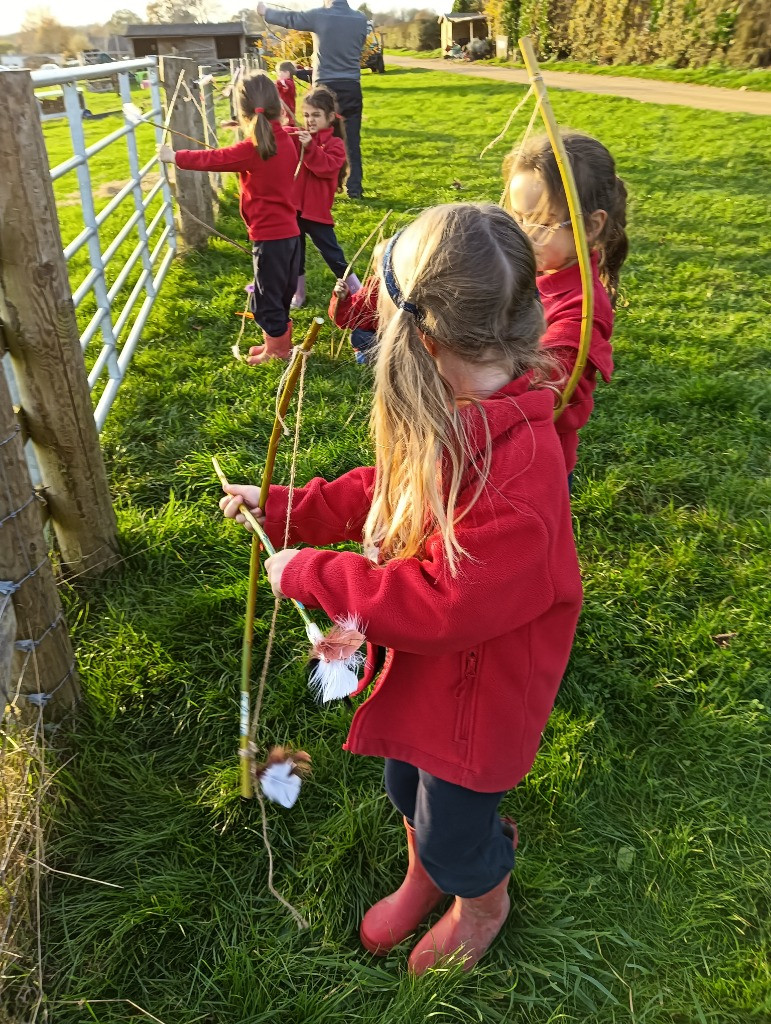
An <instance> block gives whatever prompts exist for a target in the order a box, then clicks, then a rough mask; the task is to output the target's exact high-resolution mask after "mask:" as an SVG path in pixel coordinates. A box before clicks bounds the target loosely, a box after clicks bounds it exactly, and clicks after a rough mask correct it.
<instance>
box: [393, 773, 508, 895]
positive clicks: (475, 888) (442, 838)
mask: <svg viewBox="0 0 771 1024" xmlns="http://www.w3.org/2000/svg"><path fill="white" fill-rule="evenodd" d="M385 788H386V792H387V793H388V796H389V797H390V799H391V802H392V803H393V805H394V807H396V809H397V810H398V811H401V813H402V814H403V815H404V817H405V818H406V819H407V820H408V821H409V822H410V823H411V824H412V825H414V827H415V840H416V843H417V847H418V856H419V857H420V860H421V862H422V864H423V867H424V868H425V869H426V871H427V872H428V874H429V875H430V877H431V879H432V880H433V882H434V884H435V885H438V886H439V888H440V889H441V890H442V892H446V893H451V894H452V895H454V896H464V897H466V898H472V897H474V896H482V895H483V894H484V893H486V892H489V891H490V890H491V889H494V888H495V886H496V885H498V883H499V882H501V881H503V879H504V878H505V877H506V875H508V873H509V872H510V871H511V869H512V868H513V866H514V847H513V845H512V842H511V839H510V838H509V837H508V836H506V835H504V833H503V829H502V827H501V820H500V818H499V817H498V805H499V804H500V802H501V799H502V798H503V795H504V794H503V793H477V792H475V791H474V790H472V789H465V788H464V787H463V786H456V785H454V784H453V783H452V782H444V781H443V780H442V779H437V778H436V777H435V776H433V775H429V773H428V772H424V771H422V770H421V769H420V768H416V767H415V766H414V765H411V764H407V762H406V761H395V760H393V759H392V758H386V763H385Z"/></svg>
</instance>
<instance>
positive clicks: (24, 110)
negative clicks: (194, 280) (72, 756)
mask: <svg viewBox="0 0 771 1024" xmlns="http://www.w3.org/2000/svg"><path fill="white" fill-rule="evenodd" d="M2 79H3V80H2V86H3V87H2V90H1V91H0V138H2V139H3V144H2V146H0V317H2V321H3V337H4V339H5V344H6V346H7V349H8V352H9V353H10V356H11V363H12V365H13V369H14V372H15V375H16V380H17V384H18V388H19V396H20V401H21V407H22V410H23V413H24V417H25V420H26V423H27V425H28V429H29V434H30V437H31V439H32V442H33V445H34V447H35V454H36V456H37V460H38V462H39V464H40V471H41V475H42V479H43V487H44V490H45V498H46V502H47V504H48V507H49V510H50V513H51V519H52V521H53V527H54V530H55V532H56V538H57V541H58V543H59V549H60V552H61V557H62V562H63V563H64V565H65V567H66V568H67V570H68V571H71V572H73V573H78V574H90V575H98V574H100V573H102V572H104V571H105V569H107V568H108V567H109V566H111V565H112V564H114V562H116V561H117V559H118V537H117V526H116V522H115V514H114V512H113V508H112V503H111V500H110V490H109V485H108V483H107V474H106V472H105V468H104V462H103V459H102V452H101V448H100V447H99V435H98V433H97V430H96V425H95V423H94V413H93V409H92V407H91V396H90V394H89V390H88V379H87V376H86V370H85V365H84V362H83V353H82V352H81V349H80V336H79V331H78V325H77V321H76V319H75V309H74V307H73V304H72V294H71V290H70V282H69V278H68V275H67V263H66V261H65V259H64V256H63V254H62V239H61V233H60V231H59V221H58V219H57V214H56V201H55V199H54V192H53V186H52V183H51V177H50V173H49V166H48V155H47V153H46V147H45V140H44V138H43V131H42V128H41V125H40V118H39V116H38V111H37V105H36V101H35V95H34V90H33V87H32V80H31V78H30V73H29V71H3V72H2ZM35 511H37V510H35ZM21 628H22V629H24V623H23V622H22V624H21Z"/></svg>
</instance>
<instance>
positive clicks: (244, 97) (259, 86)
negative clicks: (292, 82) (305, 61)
mask: <svg viewBox="0 0 771 1024" xmlns="http://www.w3.org/2000/svg"><path fill="white" fill-rule="evenodd" d="M236 105H237V108H238V116H239V119H240V121H241V125H242V127H243V129H244V134H245V135H247V136H251V138H252V141H253V142H254V144H255V146H256V147H257V150H258V151H259V154H260V156H261V157H262V159H263V160H269V159H270V158H271V157H272V156H275V155H276V139H275V136H274V135H273V128H272V126H271V123H270V122H271V121H278V119H279V117H280V116H281V100H280V99H279V97H278V89H277V88H276V84H275V82H273V80H272V79H270V78H269V77H268V76H267V74H266V73H265V72H264V71H254V72H252V74H250V75H246V77H244V78H242V79H241V80H240V81H239V83H238V89H237V92H236Z"/></svg>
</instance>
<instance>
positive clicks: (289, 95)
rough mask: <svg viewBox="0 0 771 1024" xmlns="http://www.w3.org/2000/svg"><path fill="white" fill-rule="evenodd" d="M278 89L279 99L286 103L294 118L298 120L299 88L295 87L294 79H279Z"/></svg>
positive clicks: (277, 82)
mask: <svg viewBox="0 0 771 1024" xmlns="http://www.w3.org/2000/svg"><path fill="white" fill-rule="evenodd" d="M276 88H277V89H278V95H279V98H280V99H281V101H282V102H283V103H286V105H287V106H288V107H289V109H290V110H291V112H292V117H294V118H295V119H296V118H297V110H296V108H295V104H296V102H297V86H296V85H295V81H294V78H279V79H278V80H277V81H276Z"/></svg>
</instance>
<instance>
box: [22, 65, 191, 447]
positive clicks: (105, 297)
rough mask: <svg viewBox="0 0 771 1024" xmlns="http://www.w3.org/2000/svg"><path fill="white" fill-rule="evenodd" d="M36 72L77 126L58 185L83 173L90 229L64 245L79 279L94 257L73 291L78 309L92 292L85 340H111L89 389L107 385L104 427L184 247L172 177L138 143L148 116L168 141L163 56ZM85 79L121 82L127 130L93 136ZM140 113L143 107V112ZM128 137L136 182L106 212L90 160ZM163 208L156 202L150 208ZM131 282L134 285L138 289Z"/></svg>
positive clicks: (94, 365) (95, 361)
mask: <svg viewBox="0 0 771 1024" xmlns="http://www.w3.org/2000/svg"><path fill="white" fill-rule="evenodd" d="M137 72H139V73H142V74H143V75H144V76H146V82H147V83H148V85H149V90H148V91H149V96H150V103H151V109H150V110H148V111H143V112H142V118H143V120H141V121H140V120H138V117H137V116H136V109H137V108H136V104H135V103H134V102H133V98H132V91H131V90H132V84H134V86H135V87H136V84H137V78H136V75H137ZM31 78H32V82H33V85H34V86H35V88H36V89H37V88H38V87H48V86H58V87H59V88H60V89H61V93H62V101H63V113H64V115H65V116H66V118H67V122H68V126H69V134H70V139H71V143H72V155H71V156H69V157H68V158H66V159H64V160H62V161H61V162H59V163H57V164H56V165H55V166H52V167H51V171H50V173H51V181H52V182H58V181H59V180H60V179H62V178H63V177H64V176H65V175H67V174H69V173H71V172H73V171H74V172H75V174H76V176H77V182H78V190H79V193H80V204H81V207H80V208H81V212H82V220H83V227H82V230H81V231H80V232H79V233H78V234H77V235H76V236H75V237H74V238H73V239H72V240H71V241H70V242H69V244H67V245H65V246H64V258H65V259H66V260H67V262H68V264H69V265H70V280H71V281H72V280H73V278H74V277H75V276H76V273H73V266H72V264H73V261H74V260H75V258H76V257H77V255H78V253H80V252H81V250H85V251H87V254H88V269H87V272H86V274H85V276H84V277H83V279H82V280H81V281H80V282H79V283H78V284H77V285H76V286H75V287H74V288H73V290H72V301H73V304H74V306H75V309H76V310H79V309H81V307H83V306H84V303H85V300H86V299H87V297H89V296H91V297H92V301H91V305H92V306H93V307H94V308H93V312H92V313H91V315H90V317H89V319H88V322H87V323H85V324H83V317H82V316H79V318H78V319H79V323H81V324H83V326H82V329H81V335H80V343H81V347H82V349H83V351H84V353H85V352H86V351H87V350H88V348H89V346H90V345H91V343H92V342H93V341H94V339H95V338H96V337H97V336H98V337H99V338H100V340H101V349H100V351H99V352H98V354H97V355H96V356H95V358H94V357H92V358H90V359H88V365H89V372H88V383H89V388H90V390H91V391H92V392H93V391H94V389H95V388H97V387H99V389H100V394H99V397H98V401H97V403H96V409H95V411H94V419H95V420H96V425H97V429H98V430H101V429H102V427H103V425H104V421H105V418H106V416H107V413H108V412H109V410H110V407H111V405H112V403H113V401H114V400H115V396H116V394H117V391H118V388H119V387H120V384H121V381H122V380H123V377H124V375H125V372H126V368H127V367H128V364H129V363H130V362H131V357H132V356H133V354H134V351H135V349H136V346H137V343H138V341H139V339H140V337H141V335H142V329H143V328H144V325H145V323H146V321H147V318H148V315H149V313H150V311H151V309H152V307H153V304H154V302H155V300H156V298H157V296H158V292H159V290H160V287H161V284H162V283H163V279H164V277H165V276H166V273H167V271H168V269H169V266H170V264H171V261H172V259H173V258H174V253H175V250H176V234H175V228H174V215H173V210H172V196H171V190H170V187H169V182H168V178H167V176H166V173H165V170H164V168H163V166H162V165H160V164H159V162H158V159H157V157H156V156H155V155H154V154H153V155H152V157H151V158H150V159H149V160H146V161H145V162H144V163H141V161H140V157H139V146H138V143H137V130H138V129H139V130H142V131H143V132H144V133H145V135H147V129H146V128H145V124H146V123H147V122H151V123H154V124H155V128H154V132H155V141H156V142H158V143H160V141H161V139H162V136H163V129H162V127H161V124H160V122H161V120H162V118H163V109H162V102H161V89H160V83H159V79H158V68H157V59H156V58H154V57H148V58H143V59H141V60H130V61H122V62H119V63H109V64H95V65H91V66H87V67H77V68H62V69H59V70H56V71H36V72H33V74H32V76H31ZM79 82H83V83H100V84H101V83H110V82H113V83H116V84H117V92H118V96H119V99H120V105H121V110H120V111H119V112H118V113H119V116H120V121H121V124H120V126H119V127H118V128H116V129H114V130H113V131H110V132H108V133H106V134H105V135H103V136H101V137H99V138H97V139H93V138H89V140H88V141H87V139H86V132H85V130H84V126H85V124H88V123H89V122H90V119H91V117H92V116H94V115H92V114H91V111H89V109H88V107H87V106H86V102H87V99H88V97H87V96H86V95H84V93H83V91H82V90H81V89H80V88H79V86H78V83H79ZM38 95H39V94H38ZM132 109H133V111H134V112H135V113H134V114H133V115H132ZM41 113H42V118H41V119H42V120H46V121H48V120H50V119H51V117H52V116H53V117H55V116H56V115H55V114H54V115H51V114H46V113H44V112H43V111H42V110H41ZM96 116H97V117H98V116H100V115H96ZM122 139H125V140H126V147H127V154H126V164H125V167H124V168H123V170H125V172H126V173H125V174H121V178H124V177H125V178H127V180H126V181H125V184H123V185H122V187H121V188H120V189H119V190H118V191H117V193H116V194H115V195H114V196H113V197H112V198H111V199H110V200H109V202H108V203H107V204H106V205H105V206H103V208H102V209H100V210H99V211H98V212H97V208H96V202H95V198H94V193H95V185H96V186H98V185H99V182H98V181H97V182H94V181H93V180H92V173H91V164H90V161H93V159H94V157H96V156H97V154H100V153H102V152H103V151H104V150H106V149H107V148H108V147H110V146H113V145H114V144H116V143H120V140H122ZM156 167H157V168H158V176H157V180H156V181H155V182H154V183H152V184H151V186H150V187H149V188H147V187H146V186H145V187H143V184H144V183H145V182H146V181H147V179H148V176H149V175H150V174H151V172H152V171H153V169H154V168H156ZM156 197H160V202H156V201H155V200H156ZM124 203H127V204H128V210H127V213H128V215H127V216H125V218H124V220H123V223H122V224H120V226H116V223H115V219H114V218H113V214H114V213H115V212H116V210H117V209H118V207H120V206H121V205H122V204H124ZM153 206H155V207H156V208H155V209H154V210H153V211H152V213H150V212H149V211H150V209H151V207H153ZM129 211H130V212H129ZM108 220H109V221H110V226H109V228H108V227H107V221H108ZM127 240H135V244H134V245H133V248H132V249H131V251H130V252H127V251H126V248H125V246H124V243H125V242H127ZM121 261H122V263H121ZM108 268H109V271H110V273H108ZM137 271H138V272H137ZM127 283H128V284H130V285H131V289H130V291H128V294H126V291H127V288H126V286H127ZM138 304H139V305H138ZM137 305H138V308H137ZM89 312H91V310H90V309H89Z"/></svg>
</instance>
